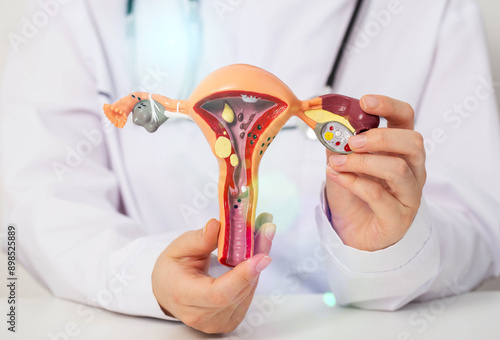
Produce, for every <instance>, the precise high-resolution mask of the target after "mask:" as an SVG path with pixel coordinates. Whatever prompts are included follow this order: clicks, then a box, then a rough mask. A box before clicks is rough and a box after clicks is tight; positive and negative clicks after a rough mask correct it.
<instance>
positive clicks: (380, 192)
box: [326, 165, 404, 226]
mask: <svg viewBox="0 0 500 340" xmlns="http://www.w3.org/2000/svg"><path fill="white" fill-rule="evenodd" d="M326 172H327V176H328V177H329V178H330V179H332V180H333V181H334V182H336V183H337V184H339V185H340V186H342V187H344V188H345V189H347V190H349V191H350V192H352V193H353V194H354V195H355V196H357V197H359V198H360V199H361V200H363V201H364V202H366V204H368V206H369V207H370V209H371V210H373V212H374V214H375V216H377V218H378V219H379V222H380V224H381V225H382V226H386V225H390V224H391V221H393V220H400V219H401V218H402V216H403V213H404V212H403V209H404V208H403V206H402V204H401V203H400V202H399V201H398V200H397V199H396V198H395V197H394V196H393V195H392V194H390V193H389V192H388V191H387V190H386V189H385V188H384V187H383V185H382V184H380V183H378V182H376V181H372V180H370V179H368V178H363V177H361V176H358V175H356V174H353V173H342V172H338V171H336V170H335V169H333V168H332V167H331V166H330V165H328V166H327V168H326Z"/></svg>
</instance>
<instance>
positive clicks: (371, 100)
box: [362, 96, 380, 109]
mask: <svg viewBox="0 0 500 340" xmlns="http://www.w3.org/2000/svg"><path fill="white" fill-rule="evenodd" d="M362 101H363V105H364V106H365V108H367V109H376V108H377V107H379V105H380V101H379V100H378V98H377V97H375V96H364V97H363V98H362Z"/></svg>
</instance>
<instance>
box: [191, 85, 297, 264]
mask: <svg viewBox="0 0 500 340" xmlns="http://www.w3.org/2000/svg"><path fill="white" fill-rule="evenodd" d="M227 106H229V108H230V109H231V111H232V116H229V117H223V112H224V110H225V109H226V112H229V111H228V109H227ZM286 108H287V105H286V103H284V102H283V101H281V100H279V99H277V98H274V97H272V96H269V95H265V94H261V93H253V92H241V91H230V92H219V93H215V94H213V95H211V96H208V97H206V98H204V99H203V100H201V101H199V102H198V103H197V104H196V105H195V106H194V107H193V109H194V110H195V112H196V113H197V114H198V115H199V116H200V117H201V118H202V119H203V120H204V121H205V122H206V123H207V124H208V125H209V126H210V128H211V129H212V130H213V132H214V133H215V140H217V139H218V138H220V137H225V138H228V139H229V141H230V142H231V156H227V157H224V158H222V157H219V156H218V158H219V160H222V161H223V162H225V165H226V167H225V169H224V168H223V167H220V169H219V170H220V171H224V170H226V176H225V182H224V185H223V186H222V188H223V190H222V191H220V192H219V194H221V195H222V200H223V202H224V215H223V217H221V232H223V233H224V234H225V235H224V240H225V241H224V249H223V253H222V257H221V258H220V262H221V263H222V264H225V265H228V266H235V265H237V264H238V263H240V262H242V261H244V260H246V259H248V258H250V257H251V256H252V255H253V237H254V235H253V230H254V228H253V224H254V221H253V219H254V216H255V208H256V207H255V204H256V195H257V178H256V177H257V174H258V166H259V163H260V157H262V156H263V155H264V153H265V150H266V149H267V148H268V147H269V145H270V144H271V142H272V140H273V139H274V137H275V134H273V131H270V130H269V129H268V128H269V126H270V124H271V123H272V122H273V121H274V120H275V119H276V118H277V117H279V116H280V115H281V114H282V113H283V112H284V111H285V110H286ZM228 118H232V120H231V119H228ZM233 155H236V156H233ZM216 156H217V155H216ZM224 156H226V155H224ZM231 157H233V159H232V160H231ZM235 157H237V159H238V163H237V164H234V163H235V162H234V158H235ZM252 159H253V162H252Z"/></svg>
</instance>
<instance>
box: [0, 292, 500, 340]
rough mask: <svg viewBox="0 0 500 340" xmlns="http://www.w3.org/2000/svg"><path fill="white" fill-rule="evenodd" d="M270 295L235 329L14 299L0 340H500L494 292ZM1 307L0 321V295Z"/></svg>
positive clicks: (499, 296)
mask: <svg viewBox="0 0 500 340" xmlns="http://www.w3.org/2000/svg"><path fill="white" fill-rule="evenodd" d="M270 301H271V300H270V299H269V298H268V297H266V296H257V297H256V298H255V299H254V303H253V304H252V306H251V308H250V310H249V312H248V314H247V317H246V319H245V320H244V322H243V323H242V324H241V325H240V327H239V328H238V329H237V330H236V331H235V332H233V333H231V334H218V335H206V334H203V333H200V332H197V331H195V330H193V329H190V328H189V327H187V326H185V325H183V324H182V323H180V322H172V321H163V320H157V319H151V318H141V317H133V316H127V315H121V314H116V313H112V312H108V311H104V310H101V309H98V308H94V307H89V306H84V305H79V304H77V303H73V302H69V301H65V300H61V299H57V298H53V297H39V298H37V297H32V298H20V299H19V300H18V306H17V308H18V315H17V332H16V333H15V334H13V333H11V332H8V331H7V324H6V323H5V321H2V323H1V324H2V326H1V328H2V329H1V330H0V334H1V337H0V338H1V339H30V340H31V339H58V340H59V339H61V340H64V339H122V340H127V339H148V340H149V339H183V340H184V339H222V338H224V339H266V340H267V339H286V340H290V339H301V340H303V339H310V340H313V339H314V340H316V339H453V340H458V339H468V340H469V339H474V340H476V339H500V292H498V291H492V292H472V293H469V294H465V295H462V296H458V297H451V298H448V299H444V300H435V301H431V302H425V303H412V304H410V305H408V306H406V307H404V308H403V309H401V310H399V311H397V312H379V311H366V310H360V309H355V308H342V307H338V306H334V307H329V306H327V305H326V304H325V303H324V301H323V296H322V295H287V296H285V298H284V301H281V304H272V307H270V306H269V302H270ZM0 306H1V309H2V315H4V316H3V317H2V320H5V319H6V317H5V313H4V310H5V311H7V301H6V299H5V298H1V299H0ZM259 306H260V308H259ZM266 306H267V307H266Z"/></svg>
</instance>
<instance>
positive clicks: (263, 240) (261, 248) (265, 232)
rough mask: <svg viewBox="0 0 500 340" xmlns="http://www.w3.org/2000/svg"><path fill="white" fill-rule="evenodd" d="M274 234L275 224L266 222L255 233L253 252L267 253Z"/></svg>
mask: <svg viewBox="0 0 500 340" xmlns="http://www.w3.org/2000/svg"><path fill="white" fill-rule="evenodd" d="M275 234H276V224H273V223H266V224H264V225H263V226H262V227H260V228H259V230H258V231H257V233H256V234H255V254H266V255H269V253H270V251H271V246H272V244H273V239H274V235H275Z"/></svg>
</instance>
